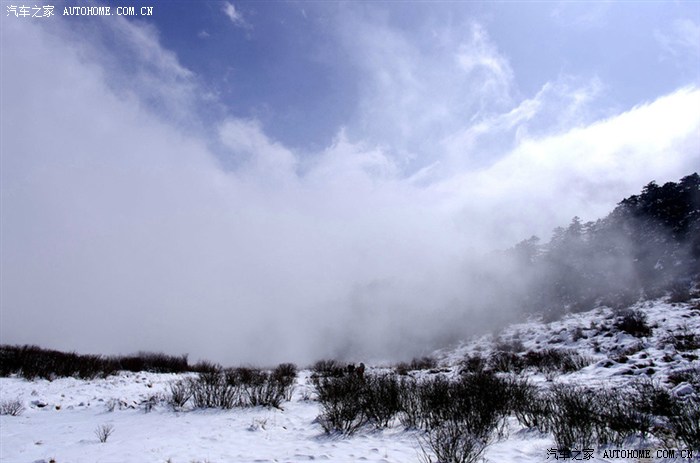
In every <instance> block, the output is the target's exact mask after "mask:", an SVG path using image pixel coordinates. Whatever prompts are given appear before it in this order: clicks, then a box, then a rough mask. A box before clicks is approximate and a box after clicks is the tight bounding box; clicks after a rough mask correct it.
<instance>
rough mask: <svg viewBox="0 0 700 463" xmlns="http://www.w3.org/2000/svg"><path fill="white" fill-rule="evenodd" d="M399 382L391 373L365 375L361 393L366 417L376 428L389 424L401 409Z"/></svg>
mask: <svg viewBox="0 0 700 463" xmlns="http://www.w3.org/2000/svg"><path fill="white" fill-rule="evenodd" d="M400 387H401V383H399V381H398V380H397V379H396V376H395V375H393V374H386V375H367V377H366V378H365V383H364V388H363V389H364V391H363V395H362V402H363V410H364V413H365V414H366V416H367V419H368V420H369V421H370V422H372V423H374V425H375V426H377V427H378V428H385V427H387V426H389V422H390V421H391V419H392V418H393V417H394V416H396V415H397V414H398V413H399V411H400V410H401V402H402V401H401V390H400Z"/></svg>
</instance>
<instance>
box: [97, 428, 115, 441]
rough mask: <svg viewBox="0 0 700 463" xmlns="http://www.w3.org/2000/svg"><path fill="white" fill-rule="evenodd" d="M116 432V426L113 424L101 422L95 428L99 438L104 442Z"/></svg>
mask: <svg viewBox="0 0 700 463" xmlns="http://www.w3.org/2000/svg"><path fill="white" fill-rule="evenodd" d="M113 432H114V426H113V425H111V424H101V425H99V426H98V427H97V428H96V429H95V435H96V436H97V439H98V440H99V441H100V442H102V443H103V444H104V443H105V442H107V439H108V438H109V436H111V435H112V433H113Z"/></svg>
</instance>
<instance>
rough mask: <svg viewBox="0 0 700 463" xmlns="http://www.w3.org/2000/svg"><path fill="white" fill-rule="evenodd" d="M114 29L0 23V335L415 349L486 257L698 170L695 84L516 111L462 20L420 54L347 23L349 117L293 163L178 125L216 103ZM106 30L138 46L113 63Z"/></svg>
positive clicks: (152, 45) (217, 126)
mask: <svg viewBox="0 0 700 463" xmlns="http://www.w3.org/2000/svg"><path fill="white" fill-rule="evenodd" d="M113 19H114V18H110V21H109V22H107V21H105V22H104V23H103V24H102V25H101V27H103V28H104V29H103V30H102V31H101V32H100V33H99V34H103V35H99V34H98V35H97V39H96V40H94V41H92V42H90V41H85V40H84V39H83V40H82V41H78V40H77V38H76V35H74V34H72V33H71V32H70V31H67V30H64V29H62V28H61V27H56V28H51V29H50V28H42V27H41V26H39V25H37V24H35V23H30V22H18V21H15V22H9V21H5V22H4V23H3V30H2V34H3V37H2V38H3V44H4V48H3V58H2V59H3V79H2V97H3V102H2V142H1V145H0V148H1V149H2V187H1V188H2V198H1V199H2V223H1V232H2V261H1V265H2V268H1V270H2V280H1V285H2V286H1V288H0V289H1V292H2V296H1V298H2V299H1V313H0V315H1V318H2V320H1V321H2V323H0V337H1V338H2V342H3V343H37V344H40V345H42V346H46V347H54V348H59V349H69V350H73V349H75V350H78V351H84V352H100V353H120V352H121V353H128V352H133V351H136V350H165V351H167V352H169V353H174V354H179V353H189V354H190V356H191V358H193V359H197V358H209V359H213V360H216V361H220V362H224V363H227V364H233V363H245V362H250V363H262V364H269V363H274V362H280V361H288V360H293V361H296V362H301V363H304V362H310V361H312V360H314V359H318V358H321V357H328V356H345V357H348V358H353V359H367V358H374V359H381V358H386V359H391V358H406V357H410V356H412V355H418V354H421V353H425V352H426V351H428V350H429V349H432V348H433V347H435V346H436V345H437V344H440V343H444V342H447V341H450V340H456V339H459V338H461V337H464V336H466V335H468V334H469V333H470V331H471V330H473V329H474V327H475V326H478V319H479V314H478V313H474V312H472V311H471V307H472V304H471V303H470V301H473V300H474V298H475V295H476V294H477V293H478V290H479V288H476V287H469V285H467V284H465V282H466V281H468V278H467V276H468V275H469V274H470V273H469V272H471V271H472V270H473V269H474V268H475V266H478V265H479V263H481V262H483V259H484V257H483V256H484V255H487V254H488V252H489V251H490V250H492V249H496V248H499V247H506V246H510V245H512V244H513V243H514V242H515V241H517V240H520V239H523V238H526V237H528V236H530V235H531V234H533V233H536V234H540V235H541V236H544V237H546V236H547V234H548V232H549V231H550V230H551V228H552V227H554V226H556V225H560V224H564V223H567V222H568V220H569V219H570V218H571V217H572V216H573V215H579V216H582V217H583V218H584V219H595V218H597V217H599V216H602V215H603V214H605V213H607V212H608V211H609V210H610V209H611V208H612V207H613V206H614V203H615V202H616V201H618V200H620V199H621V198H622V197H624V196H625V195H629V194H632V193H634V192H636V191H638V190H639V188H640V187H641V186H642V185H644V184H646V183H647V182H648V181H650V180H652V179H655V180H657V181H659V182H663V181H666V180H677V179H678V178H680V177H681V176H683V175H685V174H687V173H690V172H692V171H695V170H698V167H699V165H700V156H699V153H700V135H698V134H700V130H699V129H700V111H699V110H698V108H700V90H698V89H697V88H696V87H686V88H682V89H679V90H678V91H676V92H674V93H672V94H669V95H666V96H662V97H660V98H658V99H657V100H656V101H652V102H647V103H644V104H641V105H639V106H637V107H635V108H632V109H629V110H628V111H625V112H620V113H616V114H611V115H608V116H607V117H604V118H598V119H595V120H592V118H591V114H592V113H590V112H588V111H589V109H590V105H591V104H592V101H595V96H596V94H597V92H598V91H600V86H601V84H600V82H597V81H596V80H595V79H594V80H592V81H588V82H585V81H583V82H582V81H580V80H577V79H569V78H567V77H557V78H556V79H554V80H553V81H552V82H550V83H547V84H546V85H545V86H544V87H543V88H542V89H541V91H540V92H539V93H537V94H536V95H534V96H532V97H529V98H520V99H519V98H517V96H516V94H517V91H516V89H515V88H514V83H513V79H514V77H513V72H512V70H511V69H510V67H509V65H508V60H507V58H506V57H505V56H503V55H502V54H501V53H500V52H499V50H498V49H497V48H496V46H495V45H494V44H493V43H492V42H491V41H490V39H489V38H488V34H487V32H486V30H485V29H484V28H483V26H481V25H479V24H476V23H473V24H471V25H470V27H469V28H468V29H467V30H466V31H467V32H466V33H465V34H464V35H460V36H458V37H451V36H444V37H440V38H439V40H438V42H439V43H440V48H439V49H438V51H439V53H430V52H429V51H426V50H421V49H420V47H419V46H418V45H417V44H416V43H414V42H412V41H411V40H410V38H408V37H407V36H406V35H405V34H402V33H401V32H400V31H398V30H396V29H394V28H392V27H391V26H390V25H388V24H386V23H381V22H379V23H378V22H376V21H374V20H368V19H367V18H363V17H362V16H357V17H354V18H351V19H352V21H353V23H352V24H353V27H355V26H357V27H362V28H364V29H363V31H361V32H363V33H362V34H359V35H358V37H370V38H368V39H366V40H367V41H366V42H363V41H362V40H360V41H359V42H358V43H356V44H355V45H350V44H349V43H346V45H345V46H347V47H353V48H348V50H349V51H350V52H352V53H354V55H353V56H354V59H355V60H356V64H355V65H356V66H358V67H359V68H360V69H361V70H362V73H363V75H364V76H365V79H364V80H363V81H362V83H361V92H360V93H361V95H362V98H361V101H360V102H359V104H358V110H357V118H356V120H354V121H350V122H349V123H348V126H347V127H345V128H341V129H339V131H338V134H337V136H336V137H335V139H334V140H333V141H332V143H330V144H329V145H328V146H327V147H326V148H324V149H323V150H321V151H319V152H317V153H299V152H295V151H293V150H292V149H290V148H288V147H286V146H284V144H282V143H280V142H278V141H275V140H273V139H271V138H270V137H268V136H267V135H266V133H265V129H264V127H263V126H262V125H261V124H260V123H259V122H258V121H256V120H249V119H239V118H232V117H226V116H223V117H221V118H218V119H217V120H216V121H215V123H208V124H203V123H202V122H201V120H199V121H197V120H195V121H193V120H191V118H192V116H191V115H193V114H194V115H195V116H196V115H197V114H200V113H201V111H203V107H204V106H206V105H207V104H209V103H208V102H211V104H212V105H216V101H213V102H212V101H211V100H212V98H213V97H212V96H211V95H210V94H209V92H207V90H206V89H204V88H202V86H201V84H199V83H198V82H197V79H196V76H193V75H192V73H191V72H190V71H188V70H187V69H185V68H184V67H183V66H182V65H181V64H180V63H179V62H178V61H177V57H176V56H174V55H173V54H172V53H171V52H169V51H168V50H165V49H163V47H162V46H161V45H160V44H159V42H158V37H157V34H156V33H154V31H153V30H152V29H149V28H148V27H146V26H143V25H138V24H135V23H129V22H126V21H121V20H116V21H115V20H113ZM347 19H348V18H346V20H347ZM346 24H350V23H349V22H346ZM82 32H86V31H82ZM338 33H339V34H340V36H339V37H340V40H341V42H342V40H344V39H343V34H347V33H348V32H347V31H343V30H342V29H341V28H339V31H338ZM107 35H115V36H116V37H117V38H118V40H119V41H120V43H125V44H129V43H132V44H133V43H138V44H140V45H139V46H138V47H136V46H134V47H131V48H128V50H130V53H132V54H133V56H132V57H131V59H132V61H131V62H133V63H136V64H135V65H134V66H133V67H132V68H129V67H125V66H122V65H121V64H120V63H121V61H120V60H121V59H122V58H123V56H120V55H116V54H115V53H114V52H111V51H110V49H108V48H106V45H105V44H104V43H103V42H101V41H100V40H99V37H100V36H107ZM378 38H381V39H382V40H378ZM20 44H21V46H19V45H20ZM8 45H17V46H8ZM367 51H371V52H372V53H366V52H367ZM122 53H123V51H122ZM146 63H148V64H146ZM454 70H457V71H458V73H457V74H455V75H454V76H453V71H454ZM460 73H461V74H460ZM47 75H50V76H51V82H50V84H47V83H46V76H47ZM446 79H447V80H446ZM436 89H439V90H440V91H439V92H438V93H437V95H436V94H435V92H434V91H435V90H436ZM29 95H31V98H30V97H29ZM455 102H460V103H459V104H457V103H455ZM188 115H190V116H188ZM555 119H556V120H558V121H559V123H558V124H550V121H553V120H555ZM436 127H440V129H439V130H435V128H436ZM428 151H430V152H431V154H430V155H429V156H428V155H426V154H425V153H426V152H428ZM224 161H227V162H224ZM224 166H225V167H224Z"/></svg>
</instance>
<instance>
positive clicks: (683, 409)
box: [669, 397, 700, 449]
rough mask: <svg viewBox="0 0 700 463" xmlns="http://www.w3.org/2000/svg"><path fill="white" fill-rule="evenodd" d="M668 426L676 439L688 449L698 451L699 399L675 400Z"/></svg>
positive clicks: (699, 445)
mask: <svg viewBox="0 0 700 463" xmlns="http://www.w3.org/2000/svg"><path fill="white" fill-rule="evenodd" d="M669 424H670V427H671V430H672V431H673V434H674V435H675V437H676V439H678V440H679V441H681V442H682V443H683V444H684V445H685V446H686V447H688V448H690V449H700V398H698V397H687V398H686V399H685V400H680V399H679V400H677V401H676V403H675V404H674V410H673V413H672V414H671V416H669Z"/></svg>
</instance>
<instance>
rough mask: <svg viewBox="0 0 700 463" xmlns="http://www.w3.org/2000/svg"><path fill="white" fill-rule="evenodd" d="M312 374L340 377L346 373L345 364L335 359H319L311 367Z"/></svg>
mask: <svg viewBox="0 0 700 463" xmlns="http://www.w3.org/2000/svg"><path fill="white" fill-rule="evenodd" d="M311 371H312V376H321V377H326V378H327V377H336V378H338V377H340V376H343V375H345V373H347V365H346V364H344V363H340V362H338V361H337V360H332V359H331V360H319V361H318V362H316V363H314V365H313V366H312V367H311Z"/></svg>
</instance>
